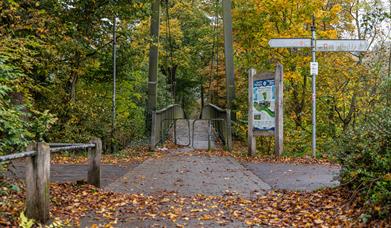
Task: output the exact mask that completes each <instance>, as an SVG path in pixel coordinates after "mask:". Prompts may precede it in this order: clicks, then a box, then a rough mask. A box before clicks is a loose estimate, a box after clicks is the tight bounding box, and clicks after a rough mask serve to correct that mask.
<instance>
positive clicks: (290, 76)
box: [284, 71, 303, 82]
mask: <svg viewBox="0 0 391 228" xmlns="http://www.w3.org/2000/svg"><path fill="white" fill-rule="evenodd" d="M284 78H285V79H286V80H292V81H296V82H297V81H300V80H302V78H303V76H302V75H301V74H300V73H299V72H296V71H295V72H292V71H288V72H286V73H285V75H284Z"/></svg>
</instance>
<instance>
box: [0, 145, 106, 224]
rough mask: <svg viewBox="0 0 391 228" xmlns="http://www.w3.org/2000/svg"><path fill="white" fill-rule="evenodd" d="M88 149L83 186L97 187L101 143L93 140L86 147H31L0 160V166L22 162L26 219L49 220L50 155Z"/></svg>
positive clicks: (42, 221)
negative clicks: (21, 159)
mask: <svg viewBox="0 0 391 228" xmlns="http://www.w3.org/2000/svg"><path fill="white" fill-rule="evenodd" d="M80 149H88V164H89V167H88V174H87V182H88V183H89V184H92V185H95V186H96V187H100V161H101V156H102V141H101V140H100V139H94V140H92V141H90V143H88V144H82V143H75V144H71V143H70V144H68V143H49V144H48V143H43V142H39V143H32V144H30V145H29V146H28V147H27V151H26V152H21V153H15V154H9V155H5V156H0V163H2V162H7V161H12V160H15V159H19V158H26V215H27V217H28V218H31V219H34V220H36V221H39V222H41V223H46V222H47V221H48V220H49V214H50V213H49V204H50V203H49V202H50V198H49V182H50V154H51V153H57V152H61V151H67V150H80Z"/></svg>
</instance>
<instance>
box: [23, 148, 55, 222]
mask: <svg viewBox="0 0 391 228" xmlns="http://www.w3.org/2000/svg"><path fill="white" fill-rule="evenodd" d="M27 149H28V150H29V151H32V150H34V151H37V155H36V156H33V157H27V158H26V162H27V164H26V189H27V190H26V192H27V195H26V216H27V217H28V218H31V219H34V220H36V221H39V222H41V223H43V224H45V223H46V222H47V221H48V220H49V204H50V198H49V180H50V147H49V145H48V144H47V143H33V144H30V145H29V146H28V148H27Z"/></svg>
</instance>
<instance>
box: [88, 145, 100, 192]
mask: <svg viewBox="0 0 391 228" xmlns="http://www.w3.org/2000/svg"><path fill="white" fill-rule="evenodd" d="M90 143H92V144H95V147H94V148H89V149H88V177H87V183H88V184H92V185H94V186H96V187H98V188H99V187H100V163H101V162H100V161H101V158H102V140H100V139H98V138H96V139H93V140H91V141H90Z"/></svg>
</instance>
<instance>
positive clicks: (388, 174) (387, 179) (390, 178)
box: [384, 173, 391, 181]
mask: <svg viewBox="0 0 391 228" xmlns="http://www.w3.org/2000/svg"><path fill="white" fill-rule="evenodd" d="M384 180H385V181H391V173H387V174H386V175H384Z"/></svg>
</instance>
